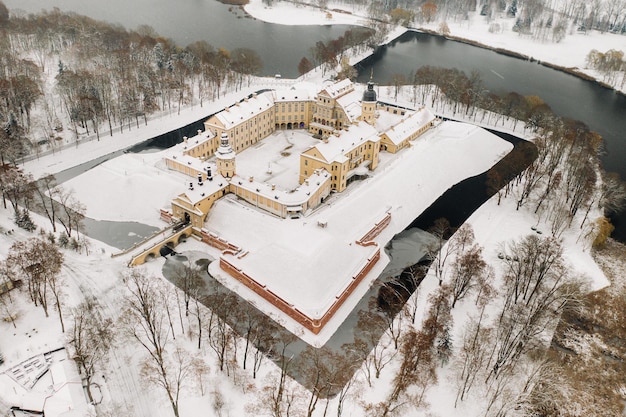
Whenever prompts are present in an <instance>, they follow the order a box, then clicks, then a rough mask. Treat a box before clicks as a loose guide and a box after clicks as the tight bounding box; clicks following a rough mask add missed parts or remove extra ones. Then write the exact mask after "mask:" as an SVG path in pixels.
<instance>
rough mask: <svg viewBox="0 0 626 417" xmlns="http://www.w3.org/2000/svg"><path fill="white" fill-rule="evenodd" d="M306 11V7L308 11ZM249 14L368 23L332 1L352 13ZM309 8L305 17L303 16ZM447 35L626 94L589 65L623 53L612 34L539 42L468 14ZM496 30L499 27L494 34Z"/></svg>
mask: <svg viewBox="0 0 626 417" xmlns="http://www.w3.org/2000/svg"><path fill="white" fill-rule="evenodd" d="M305 7H306V9H304V8H305ZM244 8H245V10H246V12H247V13H249V14H250V15H252V16H253V17H255V18H256V19H259V20H263V21H266V22H271V23H276V24H284V25H307V24H309V25H310V24H336V23H335V21H334V20H333V19H340V18H341V19H347V20H337V23H339V22H341V23H348V24H359V22H360V23H361V24H364V23H366V21H365V19H366V17H365V16H367V12H366V10H364V9H363V8H354V9H352V8H351V6H348V5H346V4H344V3H333V2H330V3H329V4H328V6H327V8H328V10H333V9H337V10H345V11H347V12H349V13H350V14H342V13H333V14H332V19H328V20H325V17H324V12H323V11H322V10H320V9H319V8H316V7H315V6H302V5H301V4H300V3H299V4H297V5H296V4H294V3H291V2H278V3H276V2H275V3H274V4H273V5H272V6H266V5H264V4H263V2H262V0H250V3H249V4H248V5H246V6H244ZM304 10H306V12H307V13H303V11H304ZM441 23H443V22H442V21H434V22H431V23H428V24H426V23H421V24H420V25H418V26H415V27H413V28H412V29H414V30H418V31H423V32H425V33H430V34H437V35H440V36H443V35H442V34H441V31H440V30H439V26H440V25H441ZM445 23H446V24H447V25H448V28H449V32H448V33H447V34H446V35H445V37H446V38H448V39H451V40H455V41H459V42H465V43H470V44H472V45H475V46H480V47H482V48H487V49H491V50H494V51H496V52H499V53H504V54H507V55H511V56H516V57H519V58H522V59H528V60H532V61H537V62H539V63H541V64H542V65H545V66H549V67H550V68H553V69H556V70H560V71H564V72H567V73H569V74H572V75H574V76H577V77H580V78H584V79H587V80H594V81H596V82H597V83H598V84H600V85H602V86H605V87H609V88H613V89H615V90H617V91H620V92H622V93H624V92H626V79H625V78H624V77H621V78H620V77H616V78H620V80H619V81H624V82H622V84H621V85H617V84H616V85H611V84H608V83H606V82H605V81H606V80H605V79H603V76H602V74H600V73H599V72H598V71H596V70H593V69H591V68H589V67H588V66H587V63H586V58H587V55H588V54H589V52H590V51H591V50H593V49H597V50H599V51H600V52H606V51H608V50H610V49H616V50H624V49H625V47H624V45H625V44H626V37H624V36H622V35H617V34H611V33H599V32H596V31H590V32H585V33H581V32H577V31H576V30H575V29H574V28H570V30H569V31H568V32H567V34H566V35H565V37H564V38H563V39H562V40H561V41H560V42H547V41H546V42H540V41H537V40H534V39H532V38H531V37H530V36H528V35H521V34H519V33H518V32H514V31H513V30H512V27H513V25H514V23H515V20H514V19H513V18H508V17H500V18H497V19H492V20H491V21H488V20H487V19H486V18H485V17H484V16H480V15H479V13H478V12H473V13H470V14H469V16H468V19H467V20H464V21H460V22H455V21H446V22H445ZM494 28H498V30H497V31H496V30H495V29H494Z"/></svg>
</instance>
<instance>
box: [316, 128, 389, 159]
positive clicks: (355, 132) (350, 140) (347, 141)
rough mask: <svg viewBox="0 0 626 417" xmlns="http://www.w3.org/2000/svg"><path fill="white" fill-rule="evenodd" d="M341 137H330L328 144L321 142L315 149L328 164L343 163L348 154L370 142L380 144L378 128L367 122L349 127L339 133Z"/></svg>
mask: <svg viewBox="0 0 626 417" xmlns="http://www.w3.org/2000/svg"><path fill="white" fill-rule="evenodd" d="M339 132H340V134H339V136H335V135H330V136H329V137H328V141H327V142H319V143H318V144H316V145H315V146H314V147H315V148H316V149H317V150H318V151H319V152H320V154H321V155H322V156H323V157H324V159H325V160H326V161H327V162H343V161H345V160H346V159H347V158H346V156H345V153H346V152H350V150H352V149H354V148H356V147H358V146H360V145H361V144H363V143H365V142H366V141H368V140H371V141H373V142H378V141H379V140H380V138H379V137H378V132H377V131H376V128H374V127H373V126H371V125H369V124H368V123H366V122H363V121H361V122H358V123H357V124H353V125H350V126H348V130H347V131H346V130H341V131H339Z"/></svg>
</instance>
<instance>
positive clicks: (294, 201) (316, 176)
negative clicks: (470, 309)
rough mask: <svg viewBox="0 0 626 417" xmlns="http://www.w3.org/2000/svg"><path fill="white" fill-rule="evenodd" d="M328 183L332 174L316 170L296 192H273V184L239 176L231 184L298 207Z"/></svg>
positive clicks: (276, 188) (282, 190)
mask: <svg viewBox="0 0 626 417" xmlns="http://www.w3.org/2000/svg"><path fill="white" fill-rule="evenodd" d="M328 181H330V174H329V173H328V172H327V171H326V170H324V169H320V170H315V171H314V172H313V174H312V175H311V176H310V177H309V178H308V179H307V181H306V182H304V183H302V184H301V185H300V186H298V188H296V189H295V190H284V189H280V188H278V187H275V186H274V189H273V190H272V187H273V184H269V183H267V182H259V181H256V180H254V179H253V180H252V181H250V178H248V179H246V178H243V177H240V176H238V175H235V176H234V177H233V178H232V180H231V183H232V184H236V185H237V186H239V187H241V188H244V189H246V190H248V191H250V192H251V193H254V194H258V195H259V196H262V197H265V198H269V199H274V200H276V201H278V202H279V203H281V204H285V205H288V206H289V205H293V206H297V205H301V204H304V203H305V202H306V201H307V200H308V199H309V198H310V195H311V194H314V193H315V192H316V191H317V190H319V189H320V188H322V187H323V186H324V184H325V183H326V182H328Z"/></svg>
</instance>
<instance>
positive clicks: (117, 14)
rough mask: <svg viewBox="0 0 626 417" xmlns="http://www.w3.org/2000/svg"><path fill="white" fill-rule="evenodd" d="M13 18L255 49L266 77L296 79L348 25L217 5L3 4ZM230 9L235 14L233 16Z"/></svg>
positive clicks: (146, 0)
mask: <svg viewBox="0 0 626 417" xmlns="http://www.w3.org/2000/svg"><path fill="white" fill-rule="evenodd" d="M4 4H5V5H6V6H7V7H8V8H9V10H10V11H11V12H13V11H14V10H16V9H20V10H23V11H25V12H27V13H36V12H39V11H41V10H42V9H45V10H52V8H54V7H58V8H59V9H60V10H61V11H72V12H76V13H78V14H81V15H85V16H89V17H91V18H93V19H97V20H103V21H106V22H110V23H114V24H121V25H122V26H124V27H125V28H127V29H136V28H137V27H138V26H140V25H149V26H151V27H153V28H154V29H155V30H156V31H157V32H158V33H159V34H160V35H162V36H165V37H166V38H171V39H173V40H174V41H175V42H176V43H177V44H179V45H181V46H187V45H189V44H190V43H193V42H196V41H199V40H204V41H207V42H208V43H210V44H211V45H213V46H214V47H216V48H217V47H223V48H226V49H229V50H233V49H235V48H244V47H245V48H250V49H253V50H255V51H256V52H257V53H258V54H259V55H260V56H261V58H262V60H263V69H262V70H261V73H262V75H274V74H281V75H282V76H283V77H289V78H295V77H297V76H298V75H299V74H298V62H299V61H300V59H301V58H302V57H303V56H309V55H310V49H311V47H313V46H314V45H315V43H316V42H317V41H320V40H321V41H325V42H326V41H328V40H331V39H336V38H338V37H339V36H341V35H342V34H343V33H344V32H345V31H346V30H348V29H351V28H353V26H349V25H334V26H331V25H326V26H285V25H276V24H272V23H265V22H261V21H259V20H255V19H252V18H247V17H245V16H244V13H243V12H242V11H240V10H239V8H238V7H237V6H229V5H225V4H222V3H219V2H217V1H216V0H176V1H173V0H132V1H126V0H106V1H103V0H4ZM229 9H230V11H229Z"/></svg>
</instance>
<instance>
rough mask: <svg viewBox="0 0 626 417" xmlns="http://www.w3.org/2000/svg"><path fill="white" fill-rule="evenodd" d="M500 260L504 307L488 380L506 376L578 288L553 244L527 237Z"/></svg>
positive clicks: (571, 302)
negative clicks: (502, 273) (502, 270)
mask: <svg viewBox="0 0 626 417" xmlns="http://www.w3.org/2000/svg"><path fill="white" fill-rule="evenodd" d="M509 248H510V250H509V251H505V255H504V259H503V261H504V262H505V267H506V272H505V276H504V282H505V288H504V292H505V295H504V303H503V307H502V310H501V312H500V314H499V316H498V319H497V325H496V330H495V337H496V343H495V345H494V357H493V360H492V362H491V365H490V366H491V370H490V372H489V375H488V377H487V380H490V379H491V378H493V377H495V378H496V379H497V378H498V377H499V375H500V374H501V373H502V372H506V371H511V369H512V368H513V366H514V365H515V363H516V361H517V360H518V359H519V358H520V356H521V355H522V354H523V353H525V352H527V351H528V349H529V348H530V347H532V346H533V342H536V341H537V340H538V337H539V336H540V335H541V334H542V333H543V332H544V330H545V329H546V328H547V327H548V326H550V325H552V324H553V319H552V318H553V317H554V315H555V314H559V313H560V312H562V311H563V309H564V308H565V307H566V306H568V307H569V306H572V305H574V302H575V301H576V300H578V299H579V298H580V296H581V292H582V288H581V285H580V283H579V282H577V281H576V280H574V279H573V278H572V277H571V275H570V273H569V271H568V270H567V268H566V267H565V265H564V263H563V259H562V248H561V245H560V244H559V242H557V241H555V240H554V239H552V238H543V239H541V238H539V237H537V236H535V235H529V236H527V237H525V238H523V239H521V240H520V241H517V242H513V243H512V244H510V245H509Z"/></svg>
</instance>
